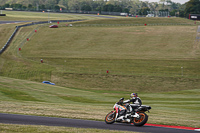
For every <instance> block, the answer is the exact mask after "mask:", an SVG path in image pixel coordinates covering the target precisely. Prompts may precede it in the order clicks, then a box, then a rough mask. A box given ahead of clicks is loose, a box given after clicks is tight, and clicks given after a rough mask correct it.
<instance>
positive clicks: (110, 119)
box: [105, 112, 116, 124]
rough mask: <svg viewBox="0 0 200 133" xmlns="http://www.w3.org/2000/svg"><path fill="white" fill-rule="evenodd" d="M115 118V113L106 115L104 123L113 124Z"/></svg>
mask: <svg viewBox="0 0 200 133" xmlns="http://www.w3.org/2000/svg"><path fill="white" fill-rule="evenodd" d="M115 116H116V113H115V112H110V113H108V114H107V115H106V117H105V122H106V123H107V124H113V123H114V122H115Z"/></svg>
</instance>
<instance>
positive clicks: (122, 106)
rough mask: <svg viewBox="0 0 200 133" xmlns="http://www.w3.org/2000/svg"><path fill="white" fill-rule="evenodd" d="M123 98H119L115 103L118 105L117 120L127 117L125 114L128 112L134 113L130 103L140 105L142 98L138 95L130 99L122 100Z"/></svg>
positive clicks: (128, 113)
mask: <svg viewBox="0 0 200 133" xmlns="http://www.w3.org/2000/svg"><path fill="white" fill-rule="evenodd" d="M122 99H123V98H121V99H120V101H119V102H117V104H118V105H119V118H118V120H123V119H124V118H126V117H127V115H130V113H132V114H135V112H134V111H133V110H132V108H131V106H130V104H132V105H136V106H137V105H138V106H141V105H142V100H141V99H140V98H139V97H133V98H131V99H128V100H125V101H123V100H122Z"/></svg>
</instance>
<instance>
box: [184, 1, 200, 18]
mask: <svg viewBox="0 0 200 133" xmlns="http://www.w3.org/2000/svg"><path fill="white" fill-rule="evenodd" d="M189 14H200V1H199V0H190V1H189V2H187V3H186V8H185V16H187V17H188V16H189Z"/></svg>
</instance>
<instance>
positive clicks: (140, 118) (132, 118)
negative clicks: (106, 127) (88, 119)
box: [105, 103, 151, 126]
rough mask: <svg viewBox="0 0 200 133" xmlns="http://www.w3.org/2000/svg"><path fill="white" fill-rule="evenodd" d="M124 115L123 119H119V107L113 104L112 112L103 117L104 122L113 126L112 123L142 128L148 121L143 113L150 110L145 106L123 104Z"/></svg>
mask: <svg viewBox="0 0 200 133" xmlns="http://www.w3.org/2000/svg"><path fill="white" fill-rule="evenodd" d="M124 107H125V109H126V114H125V119H118V118H119V111H120V105H118V104H115V105H114V106H113V108H114V111H111V112H110V113H108V114H107V115H106V117H105V122H106V123H107V124H113V123H114V122H120V123H129V124H132V123H133V124H134V125H135V126H143V125H144V124H145V123H146V122H147V121H148V115H147V114H146V113H145V112H146V111H148V112H149V110H150V109H151V107H150V106H147V105H141V106H140V105H136V104H129V103H127V104H125V106H124Z"/></svg>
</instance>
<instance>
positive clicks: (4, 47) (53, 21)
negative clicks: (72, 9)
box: [0, 19, 83, 55]
mask: <svg viewBox="0 0 200 133" xmlns="http://www.w3.org/2000/svg"><path fill="white" fill-rule="evenodd" d="M58 21H59V22H75V21H83V20H81V19H78V20H51V22H52V23H55V22H58ZM44 23H49V21H40V22H32V23H29V24H24V25H20V26H16V28H15V31H14V32H13V34H12V35H11V36H10V38H9V39H8V41H7V42H6V44H5V45H4V46H3V47H2V49H1V50H0V55H1V54H2V53H3V52H4V51H5V50H6V49H7V47H8V46H9V45H10V43H11V41H12V39H13V38H14V36H15V34H16V33H17V31H18V30H19V28H21V27H25V26H31V25H36V24H44Z"/></svg>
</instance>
